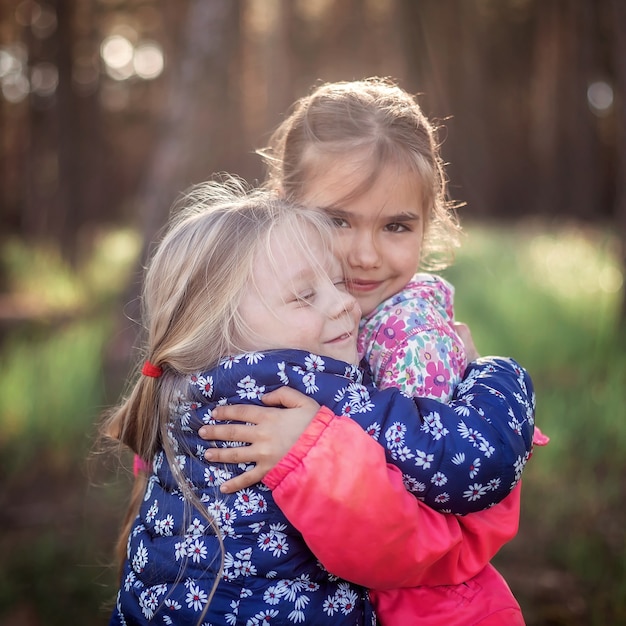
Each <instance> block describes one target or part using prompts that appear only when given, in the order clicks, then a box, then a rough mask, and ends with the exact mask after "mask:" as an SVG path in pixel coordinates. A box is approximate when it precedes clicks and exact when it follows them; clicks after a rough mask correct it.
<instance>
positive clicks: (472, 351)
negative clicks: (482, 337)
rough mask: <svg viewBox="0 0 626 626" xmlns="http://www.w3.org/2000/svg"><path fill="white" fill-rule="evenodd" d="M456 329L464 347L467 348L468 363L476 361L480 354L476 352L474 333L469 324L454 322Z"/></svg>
mask: <svg viewBox="0 0 626 626" xmlns="http://www.w3.org/2000/svg"><path fill="white" fill-rule="evenodd" d="M454 329H455V330H456V332H457V334H458V336H459V337H460V338H461V341H462V342H463V345H464V346H465V354H466V355H467V362H468V363H469V362H470V361H475V360H476V359H477V358H478V357H479V356H480V354H479V353H478V350H476V346H475V345H474V340H473V339H472V333H471V331H470V329H469V326H468V325H467V324H463V322H454Z"/></svg>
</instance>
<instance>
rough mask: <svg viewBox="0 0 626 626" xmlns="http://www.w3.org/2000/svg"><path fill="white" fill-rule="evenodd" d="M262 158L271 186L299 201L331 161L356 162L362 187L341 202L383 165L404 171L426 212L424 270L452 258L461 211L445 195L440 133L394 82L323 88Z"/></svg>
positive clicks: (296, 110)
mask: <svg viewBox="0 0 626 626" xmlns="http://www.w3.org/2000/svg"><path fill="white" fill-rule="evenodd" d="M258 152H259V154H261V156H263V158H264V160H265V163H266V165H267V167H268V181H267V185H268V186H269V187H271V188H274V189H277V190H279V191H280V192H281V193H284V194H285V196H286V197H288V198H292V199H295V200H298V201H299V200H301V198H302V197H303V194H304V193H305V191H306V187H307V183H308V180H309V179H310V177H311V176H312V175H314V174H315V168H316V167H319V165H320V164H321V163H323V162H324V160H326V161H328V159H329V158H337V157H344V156H355V157H358V168H359V169H358V172H359V175H360V176H361V180H362V181H363V182H362V184H361V185H358V186H357V188H355V189H353V190H351V192H350V193H349V194H348V195H346V196H345V197H344V198H343V199H342V200H343V201H347V200H349V199H351V198H354V197H358V196H360V195H362V194H364V193H366V192H367V191H368V189H369V188H371V186H372V185H373V184H374V183H375V182H376V178H377V175H378V174H379V173H380V171H381V169H382V168H383V167H385V166H387V165H389V164H395V165H402V166H407V167H408V168H409V171H410V172H412V173H413V174H415V176H416V177H417V179H418V180H419V181H420V182H421V184H422V185H421V186H422V190H423V193H424V198H423V201H424V206H425V208H426V212H427V214H426V220H425V235H424V242H423V252H422V259H421V266H422V267H424V268H428V269H437V268H442V267H445V266H446V265H448V264H449V263H450V261H451V260H452V257H453V248H454V247H456V246H457V245H458V236H459V234H460V226H459V224H458V220H457V216H456V212H455V209H456V207H457V206H458V205H454V204H453V203H452V202H450V201H449V200H448V197H447V181H446V176H445V171H444V163H443V161H442V159H441V156H440V150H439V144H438V142H437V137H436V129H435V127H434V126H433V125H432V124H431V123H430V122H429V120H428V119H427V118H426V116H425V115H424V113H423V112H422V109H421V108H420V106H419V104H418V103H417V101H416V99H415V98H414V97H413V96H412V95H410V94H409V93H407V92H406V91H404V90H403V89H401V88H400V87H399V86H398V85H396V84H395V83H394V82H392V81H391V80H389V79H384V78H377V77H373V78H367V79H364V80H359V81H352V82H335V83H325V84H322V85H320V86H318V87H317V88H315V89H314V90H313V91H312V92H311V93H310V94H309V95H308V96H305V97H303V98H301V99H300V100H298V101H297V102H296V103H295V104H294V105H293V108H292V110H291V113H290V114H289V116H288V117H287V118H286V119H285V120H284V121H283V123H282V124H281V125H280V126H279V127H278V128H277V129H276V131H275V132H274V134H273V135H272V136H271V138H270V142H269V146H268V147H267V148H264V149H263V150H259V151H258ZM416 269H417V268H416Z"/></svg>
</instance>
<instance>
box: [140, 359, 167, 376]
mask: <svg viewBox="0 0 626 626" xmlns="http://www.w3.org/2000/svg"><path fill="white" fill-rule="evenodd" d="M141 373H142V374H143V375H144V376H150V378H158V377H159V376H161V374H163V369H162V368H160V367H158V366H157V365H152V363H150V361H146V362H145V363H144V364H143V367H142V368H141Z"/></svg>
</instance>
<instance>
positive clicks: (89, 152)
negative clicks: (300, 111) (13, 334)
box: [0, 0, 626, 288]
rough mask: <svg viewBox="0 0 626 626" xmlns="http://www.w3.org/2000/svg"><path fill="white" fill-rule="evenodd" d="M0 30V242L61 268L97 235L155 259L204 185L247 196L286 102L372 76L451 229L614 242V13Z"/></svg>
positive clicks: (226, 12) (79, 4) (219, 11)
mask: <svg viewBox="0 0 626 626" xmlns="http://www.w3.org/2000/svg"><path fill="white" fill-rule="evenodd" d="M0 27H1V30H0V37H1V40H0V81H1V87H2V92H1V94H2V97H0V128H1V136H2V153H1V160H2V169H1V173H0V176H1V179H0V228H1V232H2V236H4V237H8V236H17V237H20V238H25V239H26V240H29V241H31V240H32V241H37V240H44V241H45V240H52V241H53V242H56V243H58V244H59V245H60V247H61V249H62V251H63V254H64V255H65V257H66V258H67V259H68V260H70V261H72V262H77V261H79V260H80V259H81V258H82V257H83V255H85V254H87V253H88V251H89V248H90V241H91V239H92V237H93V236H94V233H96V232H97V231H98V230H99V229H100V228H102V227H103V226H108V225H126V224H133V225H138V226H140V228H141V230H142V231H143V233H144V234H145V236H146V238H147V240H149V239H151V238H152V236H153V235H154V233H155V231H156V230H157V229H158V228H159V227H160V225H161V224H162V223H163V222H164V220H165V216H166V214H167V211H168V208H169V206H170V205H171V202H172V200H173V199H174V197H175V196H176V194H177V193H178V192H179V191H180V190H181V189H182V188H184V187H186V186H187V185H188V184H190V183H192V182H196V181H199V180H201V179H205V178H207V177H209V176H210V175H211V174H212V173H214V172H216V171H230V172H236V173H239V174H240V175H242V176H243V177H244V178H246V179H248V180H249V181H251V182H254V181H255V180H259V179H260V178H262V176H263V171H262V168H261V164H260V160H259V159H258V158H257V157H256V156H255V155H254V153H253V151H254V149H255V148H258V147H260V146H262V145H264V142H265V140H266V138H267V136H268V133H269V132H270V131H271V130H272V129H273V128H274V127H275V125H276V124H277V123H278V121H279V120H280V119H281V115H282V114H283V113H284V112H285V111H286V110H287V108H288V106H289V105H290V103H291V102H292V101H293V100H294V99H295V98H297V97H299V96H300V95H303V94H304V93H305V92H306V91H307V90H308V88H309V87H310V86H311V85H312V84H313V83H314V82H315V81H317V80H340V79H353V78H361V77H364V76H368V75H374V74H378V75H385V76H391V77H394V78H396V79H398V80H399V81H400V83H401V84H402V86H403V87H405V88H407V89H408V90H410V91H413V92H416V93H421V94H423V96H422V103H423V105H424V107H425V110H426V112H427V113H428V114H429V115H430V116H431V117H434V118H436V119H439V120H441V125H442V127H443V128H442V133H441V139H442V141H443V153H444V156H445V158H446V160H447V161H449V163H450V166H449V170H448V171H449V177H450V180H451V192H452V195H453V197H454V199H455V200H458V201H462V202H466V203H467V207H466V208H465V209H463V214H462V217H463V218H464V219H467V218H489V219H498V220H506V219H510V218H519V217H522V216H529V215H541V216H545V217H546V218H548V219H549V220H552V219H558V220H559V221H560V220H569V219H581V220H593V221H599V222H603V223H607V222H608V223H611V224H612V225H613V226H614V228H615V229H616V230H617V231H619V232H621V233H622V239H624V236H623V234H624V233H625V232H626V175H625V171H626V165H625V160H626V101H625V98H626V5H625V4H624V3H623V2H622V1H621V0H566V1H564V2H563V1H559V0H447V1H446V2H441V1H439V0H420V1H419V2H416V1H415V0H378V1H373V0H298V1H294V0H268V1H264V2H258V1H257V2H255V1H253V0H241V1H239V2H233V1H231V0H177V1H176V2H173V1H168V2H156V1H154V0H127V1H124V0H49V1H48V2H36V1H34V0H7V1H5V2H3V3H2V6H1V7H0ZM107 45H108V47H107ZM150 55H152V56H150ZM161 63H162V65H160V64H161ZM1 285H2V280H1V278H0V288H1Z"/></svg>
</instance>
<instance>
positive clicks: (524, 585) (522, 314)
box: [0, 225, 626, 626]
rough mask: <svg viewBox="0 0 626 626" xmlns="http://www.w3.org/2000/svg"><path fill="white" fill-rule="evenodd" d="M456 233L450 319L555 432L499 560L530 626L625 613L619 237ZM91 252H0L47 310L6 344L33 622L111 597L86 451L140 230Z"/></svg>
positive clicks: (88, 609) (119, 487)
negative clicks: (531, 389) (74, 255)
mask: <svg viewBox="0 0 626 626" xmlns="http://www.w3.org/2000/svg"><path fill="white" fill-rule="evenodd" d="M466 230H467V232H468V236H467V238H466V239H465V241H464V243H463V247H462V248H461V249H460V251H459V254H458V258H457V261H456V262H455V264H454V266H453V267H451V268H450V269H449V270H447V271H446V272H445V273H444V275H445V276H446V277H447V278H448V279H449V280H451V281H452V282H453V283H454V284H455V286H456V311H457V318H458V319H459V320H462V321H465V322H467V323H468V324H469V325H470V327H471V329H472V332H473V336H474V339H475V343H476V346H477V347H478V349H479V351H480V352H481V353H482V354H485V355H486V354H501V355H510V356H513V357H514V358H516V359H517V360H518V361H519V362H520V363H521V364H522V365H524V366H525V367H526V368H527V369H528V370H529V371H530V373H531V375H532V377H533V380H534V383H535V388H536V393H537V423H538V424H539V426H540V427H541V428H542V429H543V430H544V432H546V433H547V434H548V435H550V437H551V438H552V441H551V443H550V445H549V446H548V447H546V448H543V449H538V450H536V452H535V454H534V456H533V459H532V460H531V462H530V463H529V465H528V468H527V470H526V473H525V479H524V491H523V493H524V495H523V511H522V524H521V530H520V535H519V537H518V538H517V539H516V540H515V541H514V542H512V543H511V544H510V546H507V547H505V548H504V549H503V551H502V552H501V554H500V555H498V557H497V564H498V567H499V568H500V569H501V570H502V571H503V573H504V574H505V576H506V577H507V579H508V580H509V582H510V584H511V586H512V587H513V589H514V591H515V593H516V595H518V597H519V599H520V602H521V604H522V607H523V609H524V611H525V613H526V618H527V622H528V625H529V626H544V625H545V626H548V625H557V626H558V625H560V626H582V625H583V624H584V625H585V626H587V625H589V624H591V625H593V624H617V623H626V571H625V564H626V535H625V531H624V529H625V528H626V512H625V510H624V507H623V498H624V476H625V475H626V419H625V416H626V408H625V407H626V356H625V355H626V349H625V347H626V341H625V332H624V329H619V328H618V310H619V303H620V299H621V291H620V290H621V289H622V288H623V285H622V282H621V281H622V277H621V274H620V271H619V268H618V266H617V264H616V258H617V254H616V250H615V246H616V242H615V240H614V239H612V238H611V237H610V236H609V235H608V234H607V233H604V232H599V231H594V230H584V229H581V228H579V227H576V226H571V227H567V228H562V229H560V230H555V231H548V230H545V229H542V228H540V227H535V226H532V225H530V226H528V225H518V226H515V227H509V228H505V227H502V228H499V227H483V226H479V225H473V226H469V227H467V228H466ZM94 250H95V251H94V254H93V257H92V258H91V259H89V261H88V262H87V263H85V264H83V265H82V266H81V270H80V271H72V270H71V269H70V268H68V267H66V266H65V265H64V264H63V263H62V262H61V261H60V259H59V257H58V255H56V254H54V253H53V252H51V251H50V250H47V251H45V250H40V251H34V252H32V251H29V250H27V249H26V248H23V247H20V246H19V245H18V244H15V243H12V244H10V245H9V246H7V247H6V248H5V249H4V250H3V251H2V259H3V262H4V264H5V267H7V268H8V270H9V274H10V276H11V285H12V290H13V292H14V293H15V294H18V295H19V297H20V298H21V299H22V301H23V302H33V301H36V302H37V303H38V306H40V307H41V311H42V313H41V315H39V316H38V317H37V320H36V323H33V324H31V325H29V324H21V325H19V326H18V327H17V330H16V332H13V333H12V334H11V335H10V336H9V337H8V338H5V340H4V342H3V343H2V344H1V345H0V368H1V371H2V372H3V376H2V377H0V408H1V410H0V455H1V459H2V460H1V461H0V470H1V471H2V474H3V476H2V478H3V492H4V496H3V500H2V502H1V503H0V504H1V505H2V507H3V508H2V511H3V514H4V515H5V518H6V519H8V522H7V521H6V519H5V524H4V525H3V529H4V531H5V532H4V533H3V538H2V540H1V542H0V573H1V574H0V622H3V621H4V619H5V618H6V617H7V616H9V617H11V618H13V620H14V622H13V623H19V619H18V618H16V616H18V617H20V618H21V619H22V621H24V622H25V621H26V618H25V617H24V615H26V616H28V615H31V614H32V615H35V616H38V618H33V620H31V622H32V623H46V624H51V625H55V624H65V623H67V621H70V620H71V621H75V622H77V623H89V624H96V623H106V621H105V620H106V614H105V613H104V612H103V611H101V610H100V607H101V605H102V603H103V602H104V601H107V600H110V599H111V594H112V593H113V591H114V589H113V586H114V585H113V583H112V581H113V580H114V573H113V571H112V570H111V569H110V568H108V558H109V554H110V551H111V549H112V542H113V541H114V537H115V534H116V529H117V525H118V524H119V522H120V519H121V515H122V511H123V509H124V503H125V490H126V484H127V476H125V474H124V473H121V474H120V475H119V476H115V477H113V478H111V474H110V473H109V474H108V480H109V483H108V484H107V483H104V482H103V481H102V479H101V478H98V477H96V479H95V484H94V483H93V480H94V478H93V477H92V475H91V474H90V471H89V468H88V465H87V464H86V463H85V459H86V458H87V457H88V455H89V452H90V446H91V444H92V441H93V434H94V431H95V428H94V423H95V421H96V419H97V417H98V415H99V414H100V412H101V410H102V408H103V405H104V404H105V403H110V402H112V401H115V399H113V400H111V399H107V398H106V397H105V395H104V389H103V382H102V372H103V363H102V360H103V355H104V354H105V350H106V345H107V340H108V339H109V338H110V335H111V332H112V319H113V311H114V309H113V308H112V304H113V303H114V302H115V298H116V297H117V296H118V294H120V293H121V292H122V289H123V285H124V282H125V280H126V279H127V277H128V275H129V274H128V272H129V269H130V267H131V265H132V261H133V259H134V258H135V255H136V253H137V240H136V238H135V237H134V236H133V235H132V234H130V233H115V234H112V235H110V236H106V237H103V238H102V240H101V241H100V244H99V245H97V246H95V249H94ZM116 306H119V305H116ZM42 320H43V321H42ZM59 320H60V321H59ZM33 328H34V329H35V332H34V334H33ZM109 469H110V468H109ZM33 581H40V582H41V584H40V583H37V584H35V585H34V586H33V584H32V582H33ZM25 607H26V608H25ZM24 611H26V613H24ZM29 611H30V613H29ZM16 619H17V621H15V620H16ZM37 619H38V620H39V622H37ZM29 623H30V622H29Z"/></svg>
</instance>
